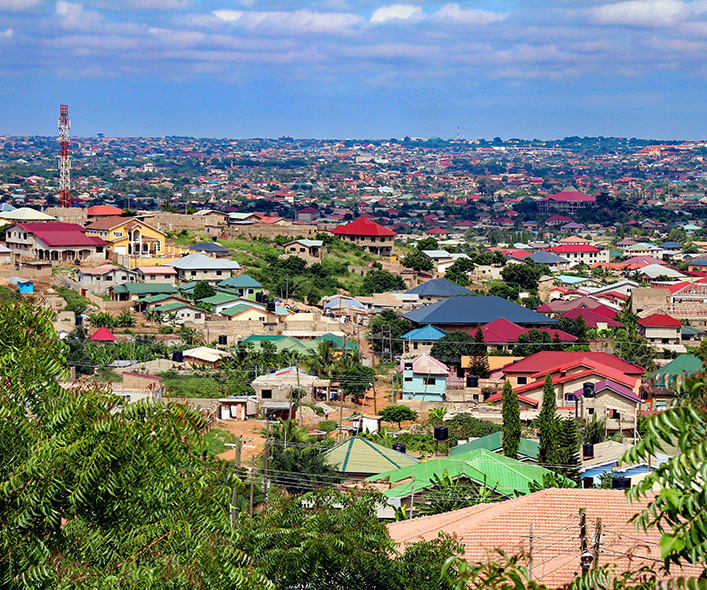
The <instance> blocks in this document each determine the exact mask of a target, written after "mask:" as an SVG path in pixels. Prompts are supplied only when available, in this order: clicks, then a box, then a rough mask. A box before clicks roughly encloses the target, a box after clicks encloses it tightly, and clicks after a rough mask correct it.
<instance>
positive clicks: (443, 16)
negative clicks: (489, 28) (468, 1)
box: [433, 4, 508, 25]
mask: <svg viewBox="0 0 707 590" xmlns="http://www.w3.org/2000/svg"><path fill="white" fill-rule="evenodd" d="M433 17H434V18H435V19H437V20H440V21H444V22H451V23H454V24H457V25H488V24H491V23H495V22H498V21H502V20H504V19H506V18H507V17H508V14H507V13H500V12H491V11H490V10H478V9H476V8H462V7H461V6H459V4H445V5H444V6H442V8H440V9H439V10H438V11H437V12H435V13H434V15H433Z"/></svg>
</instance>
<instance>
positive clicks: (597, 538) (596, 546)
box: [592, 518, 601, 570]
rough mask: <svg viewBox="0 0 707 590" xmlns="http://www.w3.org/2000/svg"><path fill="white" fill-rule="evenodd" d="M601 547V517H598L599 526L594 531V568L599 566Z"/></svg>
mask: <svg viewBox="0 0 707 590" xmlns="http://www.w3.org/2000/svg"><path fill="white" fill-rule="evenodd" d="M600 547H601V518H597V528H596V530H595V531H594V547H593V552H594V561H592V569H593V570H595V569H597V568H598V567H599V549H600Z"/></svg>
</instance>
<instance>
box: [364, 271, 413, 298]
mask: <svg viewBox="0 0 707 590" xmlns="http://www.w3.org/2000/svg"><path fill="white" fill-rule="evenodd" d="M362 288H363V290H364V291H365V292H366V293H369V294H370V293H385V292H386V291H401V290H403V289H405V288H406V286H405V281H403V279H402V278H400V277H399V276H396V275H394V274H393V273H390V272H388V271H387V270H370V271H368V273H367V274H366V276H365V277H364V279H363V285H362Z"/></svg>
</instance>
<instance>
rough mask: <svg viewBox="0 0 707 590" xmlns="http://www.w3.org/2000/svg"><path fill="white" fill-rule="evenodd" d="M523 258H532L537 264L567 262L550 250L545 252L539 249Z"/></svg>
mask: <svg viewBox="0 0 707 590" xmlns="http://www.w3.org/2000/svg"><path fill="white" fill-rule="evenodd" d="M525 260H532V261H533V262H535V263H537V264H554V263H555V262H569V261H568V260H567V259H566V258H562V256H558V255H557V254H553V253H552V252H545V250H539V251H537V252H534V253H533V254H531V255H530V256H526V257H525Z"/></svg>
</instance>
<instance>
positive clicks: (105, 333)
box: [89, 328, 115, 342]
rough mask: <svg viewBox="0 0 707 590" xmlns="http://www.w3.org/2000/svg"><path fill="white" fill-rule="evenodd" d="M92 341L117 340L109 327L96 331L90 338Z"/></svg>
mask: <svg viewBox="0 0 707 590" xmlns="http://www.w3.org/2000/svg"><path fill="white" fill-rule="evenodd" d="M89 340H91V341H92V342H115V336H114V335H113V334H112V333H111V332H110V330H109V329H108V328H98V330H96V333H95V334H94V335H93V336H91V337H90V338H89Z"/></svg>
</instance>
